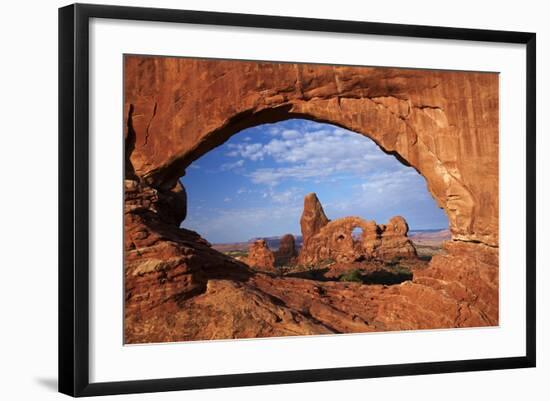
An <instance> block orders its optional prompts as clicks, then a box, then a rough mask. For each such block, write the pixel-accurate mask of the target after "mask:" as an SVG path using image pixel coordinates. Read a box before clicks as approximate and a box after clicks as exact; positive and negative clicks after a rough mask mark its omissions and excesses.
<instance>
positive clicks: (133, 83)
mask: <svg viewBox="0 0 550 401" xmlns="http://www.w3.org/2000/svg"><path fill="white" fill-rule="evenodd" d="M498 99H499V97H498V74H488V73H475V72H456V71H436V70H407V69H396V68H371V67H347V66H326V65H308V64H289V63H280V64H278V63H262V62H244V61H224V60H206V59H188V58H171V57H147V56H125V105H126V114H125V117H126V123H127V124H126V126H127V130H126V138H127V141H126V143H127V154H128V157H129V163H128V165H129V167H128V170H129V174H130V173H131V174H135V175H136V176H138V177H140V178H141V179H143V180H145V181H146V182H147V183H148V184H150V185H151V186H152V187H154V188H157V189H159V188H164V189H169V188H172V187H173V186H174V185H175V183H176V182H177V179H178V178H179V177H181V176H182V175H183V174H184V171H185V168H186V167H187V166H189V164H191V162H193V161H194V160H196V159H197V158H198V157H200V156H201V155H203V154H204V153H206V152H208V151H209V150H211V149H213V148H214V147H215V146H217V145H220V144H222V143H223V142H224V141H226V140H227V139H228V138H229V137H230V136H231V135H233V134H235V133H237V132H239V131H241V130H242V129H244V128H248V127H250V126H253V125H257V124H260V123H264V122H274V121H279V120H283V119H287V118H292V117H301V118H309V119H313V120H317V121H325V122H330V123H333V124H336V125H338V126H341V127H344V128H347V129H349V130H351V131H355V132H358V133H360V134H363V135H366V136H369V137H370V138H372V139H373V140H374V141H375V142H376V143H377V144H378V145H380V147H381V148H382V149H383V150H385V151H386V152H388V153H391V154H394V155H396V156H397V157H398V158H399V159H400V160H401V161H403V162H404V163H406V164H409V165H411V166H413V167H414V168H415V169H416V170H417V171H418V172H419V173H420V174H422V175H423V176H424V177H425V178H426V182H427V184H428V189H429V190H430V192H431V193H432V194H433V196H434V198H435V199H436V201H437V203H438V204H439V205H440V206H441V207H442V208H444V209H445V211H446V213H447V215H448V217H449V222H450V229H451V232H452V234H453V238H455V239H460V240H464V241H477V242H482V243H485V244H488V245H490V246H497V245H498V199H497V197H496V196H495V194H496V193H498V139H499V137H498V132H499V127H498V124H499V120H498V110H499V107H498Z"/></svg>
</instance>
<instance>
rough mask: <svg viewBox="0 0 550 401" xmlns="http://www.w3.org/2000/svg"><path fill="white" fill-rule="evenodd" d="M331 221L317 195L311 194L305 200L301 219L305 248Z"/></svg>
mask: <svg viewBox="0 0 550 401" xmlns="http://www.w3.org/2000/svg"><path fill="white" fill-rule="evenodd" d="M329 221H330V220H329V219H328V218H327V216H326V215H325V211H324V210H323V206H322V205H321V202H319V199H318V198H317V194H315V193H310V194H307V195H306V196H305V198H304V210H303V212H302V217H301V218H300V227H301V229H302V241H303V246H304V247H305V246H306V245H307V244H308V242H309V240H310V238H312V237H313V236H314V235H315V234H317V233H318V232H319V231H320V230H321V228H323V227H324V226H326V225H327V224H328V222H329Z"/></svg>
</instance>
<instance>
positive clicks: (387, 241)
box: [299, 193, 417, 265]
mask: <svg viewBox="0 0 550 401" xmlns="http://www.w3.org/2000/svg"><path fill="white" fill-rule="evenodd" d="M300 222H301V226H302V237H303V239H304V246H303V247H302V250H301V251H300V256H299V262H300V263H301V264H305V265H312V264H315V263H319V262H322V261H324V260H328V259H332V260H334V261H335V262H338V263H350V262H355V261H360V260H368V259H372V258H376V259H381V260H391V259H393V258H395V257H400V258H414V257H416V256H417V255H416V250H415V248H414V245H413V244H412V242H411V241H409V239H408V238H407V233H408V231H409V226H408V225H407V222H406V221H405V219H404V218H403V217H401V216H396V217H392V218H391V219H390V221H389V223H388V224H387V225H377V224H376V222H374V221H367V220H364V219H362V218H360V217H355V216H351V217H343V218H340V219H336V220H333V221H330V220H328V219H327V217H326V216H325V213H324V212H323V207H322V206H321V203H320V202H319V199H318V198H317V195H315V194H314V193H311V194H308V195H306V197H305V199H304V211H303V213H302V218H301V220H300ZM356 228H359V229H361V230H362V233H361V236H360V237H359V238H354V236H353V230H354V229H356Z"/></svg>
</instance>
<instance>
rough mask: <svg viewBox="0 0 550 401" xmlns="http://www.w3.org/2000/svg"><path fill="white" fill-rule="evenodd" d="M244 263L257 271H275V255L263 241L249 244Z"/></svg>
mask: <svg viewBox="0 0 550 401" xmlns="http://www.w3.org/2000/svg"><path fill="white" fill-rule="evenodd" d="M246 263H247V264H248V266H250V267H255V268H257V269H261V270H267V271H275V255H274V254H273V252H272V251H271V250H270V249H269V247H268V246H267V242H265V240H264V239H259V240H256V241H254V242H253V243H252V244H250V247H249V248H248V256H247V258H246Z"/></svg>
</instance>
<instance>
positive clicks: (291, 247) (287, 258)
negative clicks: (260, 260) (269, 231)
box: [275, 234, 298, 266]
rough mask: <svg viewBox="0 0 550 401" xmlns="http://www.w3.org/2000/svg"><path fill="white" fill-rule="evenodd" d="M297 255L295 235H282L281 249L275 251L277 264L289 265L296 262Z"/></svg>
mask: <svg viewBox="0 0 550 401" xmlns="http://www.w3.org/2000/svg"><path fill="white" fill-rule="evenodd" d="M296 256H298V253H297V252H296V241H295V239H294V235H292V234H285V235H283V236H282V237H281V240H280V243H279V249H278V250H277V252H275V265H277V266H288V265H291V264H294V262H295V259H296Z"/></svg>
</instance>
